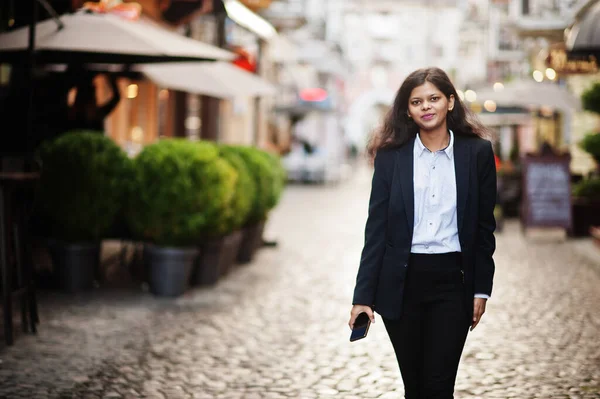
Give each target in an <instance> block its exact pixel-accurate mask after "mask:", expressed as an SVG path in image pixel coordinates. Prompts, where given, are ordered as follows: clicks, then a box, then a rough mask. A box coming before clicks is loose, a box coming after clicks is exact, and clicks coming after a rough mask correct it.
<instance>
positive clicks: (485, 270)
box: [474, 141, 497, 295]
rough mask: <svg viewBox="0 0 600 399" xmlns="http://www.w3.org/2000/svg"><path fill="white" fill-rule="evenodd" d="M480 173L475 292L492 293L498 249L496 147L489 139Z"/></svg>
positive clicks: (482, 152)
mask: <svg viewBox="0 0 600 399" xmlns="http://www.w3.org/2000/svg"><path fill="white" fill-rule="evenodd" d="M477 174H478V179H479V211H478V213H479V214H478V225H477V247H476V248H475V287H474V288H475V292H476V293H482V294H487V295H491V294H492V285H493V279H494V270H495V265H494V259H493V258H492V256H493V254H494V251H495V250H496V239H495V237H494V230H495V229H496V219H495V217H494V208H495V206H496V189H497V188H496V163H495V159H494V151H493V150H492V144H491V143H490V142H489V141H485V142H484V146H483V148H481V149H480V151H479V153H478V154H477Z"/></svg>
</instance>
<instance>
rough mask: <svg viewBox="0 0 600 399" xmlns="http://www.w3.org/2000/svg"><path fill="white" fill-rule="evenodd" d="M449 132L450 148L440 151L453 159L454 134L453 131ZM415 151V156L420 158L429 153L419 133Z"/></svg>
mask: <svg viewBox="0 0 600 399" xmlns="http://www.w3.org/2000/svg"><path fill="white" fill-rule="evenodd" d="M448 132H449V133H450V143H448V147H446V148H444V149H443V150H440V151H442V152H444V154H446V155H447V156H448V158H449V159H452V157H453V155H454V133H453V132H452V130H448ZM414 151H415V155H416V156H419V157H420V156H421V155H422V154H423V153H424V152H425V151H429V150H428V149H427V147H425V145H424V144H423V142H422V141H421V137H420V136H419V133H417V138H416V140H415V147H414ZM438 152H439V151H438Z"/></svg>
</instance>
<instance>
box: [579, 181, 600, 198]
mask: <svg viewBox="0 0 600 399" xmlns="http://www.w3.org/2000/svg"><path fill="white" fill-rule="evenodd" d="M573 196H575V197H578V198H589V199H600V178H591V179H586V180H582V181H580V182H578V183H577V184H575V185H573Z"/></svg>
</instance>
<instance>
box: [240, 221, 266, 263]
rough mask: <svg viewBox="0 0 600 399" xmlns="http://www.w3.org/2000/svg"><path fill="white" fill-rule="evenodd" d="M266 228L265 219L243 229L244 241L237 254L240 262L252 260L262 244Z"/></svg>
mask: <svg viewBox="0 0 600 399" xmlns="http://www.w3.org/2000/svg"><path fill="white" fill-rule="evenodd" d="M264 230H265V221H264V220H263V221H260V222H258V223H255V224H252V225H250V226H246V227H244V228H243V229H242V242H241V244H240V250H239V252H238V256H237V261H238V263H249V262H251V261H252V259H253V258H254V254H255V253H256V250H257V249H258V248H259V247H260V246H261V244H262V236H263V231H264Z"/></svg>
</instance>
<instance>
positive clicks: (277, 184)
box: [258, 151, 287, 210]
mask: <svg viewBox="0 0 600 399" xmlns="http://www.w3.org/2000/svg"><path fill="white" fill-rule="evenodd" d="M258 153H259V154H261V155H262V156H264V157H265V158H266V159H267V161H268V162H269V164H270V165H271V173H272V179H273V180H272V188H271V193H270V195H269V198H268V199H267V208H268V210H271V209H273V208H275V206H276V205H277V204H278V203H279V200H280V199H281V195H282V194H283V189H284V188H285V183H286V181H287V172H286V170H285V168H284V166H283V163H282V162H281V158H280V157H279V156H277V155H275V154H273V153H270V152H266V151H258Z"/></svg>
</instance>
